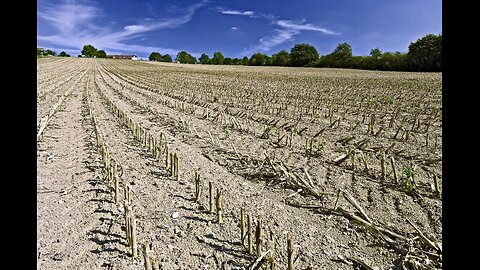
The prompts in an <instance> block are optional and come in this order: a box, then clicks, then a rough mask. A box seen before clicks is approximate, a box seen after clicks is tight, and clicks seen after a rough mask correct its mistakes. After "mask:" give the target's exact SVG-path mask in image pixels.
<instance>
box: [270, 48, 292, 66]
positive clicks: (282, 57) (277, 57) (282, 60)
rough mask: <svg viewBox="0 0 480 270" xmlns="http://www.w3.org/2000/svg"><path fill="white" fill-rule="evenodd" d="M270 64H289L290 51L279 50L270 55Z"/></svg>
mask: <svg viewBox="0 0 480 270" xmlns="http://www.w3.org/2000/svg"><path fill="white" fill-rule="evenodd" d="M272 65H274V66H288V65H290V53H288V52H287V51H286V50H281V51H279V52H277V53H275V54H273V55H272Z"/></svg>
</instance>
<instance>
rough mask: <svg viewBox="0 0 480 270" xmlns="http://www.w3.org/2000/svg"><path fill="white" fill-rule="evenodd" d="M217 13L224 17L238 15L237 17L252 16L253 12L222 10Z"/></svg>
mask: <svg viewBox="0 0 480 270" xmlns="http://www.w3.org/2000/svg"><path fill="white" fill-rule="evenodd" d="M219 12H220V13H222V14H226V15H239V16H253V15H255V12H253V11H249V10H247V11H239V10H222V9H219Z"/></svg>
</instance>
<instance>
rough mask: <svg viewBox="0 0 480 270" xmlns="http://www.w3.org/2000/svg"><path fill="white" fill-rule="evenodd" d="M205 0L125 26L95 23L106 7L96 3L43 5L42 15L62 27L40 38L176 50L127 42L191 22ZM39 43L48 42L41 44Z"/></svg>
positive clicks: (74, 44)
mask: <svg viewBox="0 0 480 270" xmlns="http://www.w3.org/2000/svg"><path fill="white" fill-rule="evenodd" d="M204 3H205V2H204V1H202V2H200V3H198V4H195V5H192V6H188V7H186V8H184V10H185V12H184V13H183V14H182V15H180V16H177V17H173V18H169V19H164V20H158V21H156V20H153V19H151V18H148V20H142V21H143V22H144V24H134V25H127V26H124V27H123V28H121V30H114V29H111V28H107V27H100V26H98V25H99V24H98V23H97V24H96V23H95V22H96V20H98V19H99V18H101V17H102V16H103V10H102V9H101V8H99V7H97V6H95V5H93V4H89V5H88V6H87V5H83V4H80V3H74V2H72V1H69V2H66V3H63V4H58V5H55V6H53V5H50V6H49V5H47V6H39V7H38V9H39V11H38V16H39V17H40V18H41V19H43V20H45V21H46V22H47V23H48V24H50V25H51V26H53V27H54V28H56V29H57V30H58V32H57V33H55V34H53V35H37V42H38V41H42V42H44V43H45V42H47V43H50V44H53V47H56V46H60V47H68V48H71V49H78V50H79V51H80V50H81V49H82V47H83V45H85V44H92V45H94V46H95V47H97V48H98V49H102V50H105V51H107V52H108V53H110V51H113V50H116V51H123V52H133V53H136V52H145V53H150V52H152V51H153V50H155V51H158V52H160V53H168V54H176V53H177V52H179V51H180V50H176V49H170V48H162V47H149V46H142V45H135V44H127V42H128V41H129V40H131V39H133V38H137V37H141V35H142V33H145V32H149V31H155V30H160V29H166V28H175V27H179V26H181V25H183V24H186V23H188V22H189V21H190V20H191V19H192V17H193V15H194V14H195V11H196V10H197V9H198V8H200V7H201V6H203V5H204ZM39 46H44V47H48V46H45V45H43V44H39Z"/></svg>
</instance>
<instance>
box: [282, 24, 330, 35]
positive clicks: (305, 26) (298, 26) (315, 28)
mask: <svg viewBox="0 0 480 270" xmlns="http://www.w3.org/2000/svg"><path fill="white" fill-rule="evenodd" d="M304 22H305V20H302V22H300V23H294V22H292V21H287V20H278V21H277V22H276V23H277V25H278V26H281V27H283V28H285V29H290V30H299V31H301V30H311V31H318V32H322V33H325V34H329V35H339V34H340V33H336V32H333V31H330V30H328V29H326V28H322V27H318V26H315V25H312V24H309V23H304Z"/></svg>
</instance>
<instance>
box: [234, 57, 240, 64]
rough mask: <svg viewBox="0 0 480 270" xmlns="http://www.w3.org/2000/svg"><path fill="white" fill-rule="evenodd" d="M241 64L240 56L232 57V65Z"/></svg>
mask: <svg viewBox="0 0 480 270" xmlns="http://www.w3.org/2000/svg"><path fill="white" fill-rule="evenodd" d="M241 64H242V59H240V58H237V57H235V58H233V61H232V65H241Z"/></svg>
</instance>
